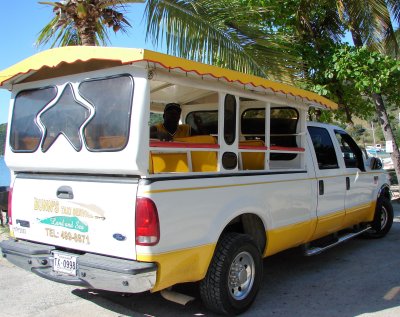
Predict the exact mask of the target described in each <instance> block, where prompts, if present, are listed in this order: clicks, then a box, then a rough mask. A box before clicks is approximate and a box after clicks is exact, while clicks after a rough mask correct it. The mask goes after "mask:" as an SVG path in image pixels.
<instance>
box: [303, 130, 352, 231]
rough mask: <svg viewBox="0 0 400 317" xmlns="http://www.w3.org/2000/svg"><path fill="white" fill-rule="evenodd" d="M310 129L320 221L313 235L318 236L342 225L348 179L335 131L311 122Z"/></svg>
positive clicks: (338, 228) (318, 217)
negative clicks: (338, 149)
mask: <svg viewBox="0 0 400 317" xmlns="http://www.w3.org/2000/svg"><path fill="white" fill-rule="evenodd" d="M308 132H309V135H310V137H311V143H312V146H311V144H310V148H311V149H314V151H312V150H311V152H312V153H311V154H312V157H313V161H314V166H315V174H316V182H317V185H318V193H317V196H318V199H317V225H316V229H315V232H314V235H313V237H312V239H318V238H320V237H323V236H326V235H328V234H330V233H333V232H336V231H338V230H340V229H341V228H342V227H343V222H344V219H345V195H346V179H345V176H344V175H343V171H342V169H341V168H340V165H339V160H338V157H337V151H336V147H335V145H334V142H333V141H335V140H333V137H334V135H332V134H331V133H330V131H329V130H328V129H326V128H325V127H324V126H323V125H321V126H319V125H317V126H309V127H308ZM309 142H310V140H309Z"/></svg>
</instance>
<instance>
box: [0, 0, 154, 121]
mask: <svg viewBox="0 0 400 317" xmlns="http://www.w3.org/2000/svg"><path fill="white" fill-rule="evenodd" d="M144 8H145V4H132V5H130V6H129V7H128V8H127V11H128V13H127V18H128V20H129V22H130V24H131V25H132V26H133V28H130V29H129V30H128V34H124V33H122V32H121V33H117V34H114V32H112V31H111V32H110V41H111V44H110V45H112V46H119V47H133V48H147V49H155V48H154V47H153V46H152V45H151V43H150V42H149V43H145V40H144V33H145V31H144V23H143V12H144ZM52 16H53V12H52V8H51V7H50V6H46V5H42V4H39V3H38V1H37V0H12V1H5V0H2V1H1V10H0V40H1V43H2V45H1V47H0V70H3V69H5V68H8V67H10V66H12V65H13V64H15V63H17V62H19V61H21V60H23V59H25V58H27V57H29V56H31V55H33V54H36V53H38V52H40V51H41V50H44V49H46V47H43V48H40V49H39V48H37V47H35V45H34V43H35V40H36V38H37V36H38V34H39V32H40V30H41V29H42V28H43V26H44V25H45V24H47V23H48V22H49V21H50V20H51V18H52ZM158 50H160V48H158ZM9 98H10V92H9V91H7V90H4V89H0V123H4V122H7V121H8V106H9Z"/></svg>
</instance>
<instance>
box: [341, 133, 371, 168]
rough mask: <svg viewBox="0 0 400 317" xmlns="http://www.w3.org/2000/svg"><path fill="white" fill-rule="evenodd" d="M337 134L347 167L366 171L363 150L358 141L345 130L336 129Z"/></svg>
mask: <svg viewBox="0 0 400 317" xmlns="http://www.w3.org/2000/svg"><path fill="white" fill-rule="evenodd" d="M335 135H336V138H337V140H338V142H339V145H340V149H341V151H342V155H343V159H344V164H345V166H346V168H359V169H360V170H362V171H365V168H364V161H363V156H362V151H361V149H360V148H359V147H358V145H357V143H356V142H355V141H354V140H353V139H352V138H351V136H350V135H348V134H347V133H345V132H344V131H335Z"/></svg>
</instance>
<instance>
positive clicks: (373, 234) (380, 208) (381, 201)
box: [365, 197, 393, 239]
mask: <svg viewBox="0 0 400 317" xmlns="http://www.w3.org/2000/svg"><path fill="white" fill-rule="evenodd" d="M392 224H393V207H392V204H391V202H390V200H389V199H388V198H386V197H379V198H378V201H377V203H376V209H375V217H374V220H373V221H372V223H371V226H372V228H371V230H368V231H367V232H366V233H365V236H366V237H368V238H375V239H376V238H382V237H384V236H385V235H386V234H387V233H388V232H389V231H390V228H391V227H392Z"/></svg>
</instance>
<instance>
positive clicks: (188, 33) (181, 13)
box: [145, 0, 295, 76]
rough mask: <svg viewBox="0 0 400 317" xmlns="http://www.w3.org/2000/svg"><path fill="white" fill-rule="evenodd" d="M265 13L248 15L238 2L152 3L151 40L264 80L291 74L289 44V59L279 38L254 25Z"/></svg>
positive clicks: (174, 51) (173, 0)
mask: <svg viewBox="0 0 400 317" xmlns="http://www.w3.org/2000/svg"><path fill="white" fill-rule="evenodd" d="M262 10H265V8H262ZM262 10H260V11H262ZM260 11H258V10H257V9H254V10H252V11H249V10H246V8H244V7H243V3H242V2H241V1H235V0H232V1H227V0H219V1H211V0H198V1H194V0H187V1H183V0H164V1H159V0H149V1H148V2H147V6H146V11H145V15H146V18H147V30H146V39H151V41H152V43H153V45H155V46H157V45H158V44H159V43H165V45H166V49H167V52H168V53H170V54H173V55H177V56H181V57H185V58H189V59H192V60H196V61H200V62H205V63H210V64H216V65H220V66H224V67H226V68H230V69H235V70H238V71H242V72H246V73H252V74H257V75H261V76H267V75H268V76H270V75H271V74H272V73H276V74H278V73H287V72H288V71H291V67H287V66H289V65H290V64H291V61H292V58H291V56H290V54H289V52H290V49H289V45H287V46H286V50H287V52H288V54H286V55H285V54H283V50H282V49H281V50H280V48H278V46H279V45H280V42H279V41H275V39H276V38H275V37H276V33H268V32H265V30H264V29H263V26H262V25H257V24H255V23H254V24H253V25H250V24H249V21H251V19H250V18H249V14H254V15H258V19H260ZM261 42H262V43H263V45H261ZM281 42H283V41H281ZM272 43H274V44H272ZM286 43H288V41H286ZM293 59H295V58H293ZM290 66H293V67H295V63H293V64H292V65H290Z"/></svg>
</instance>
